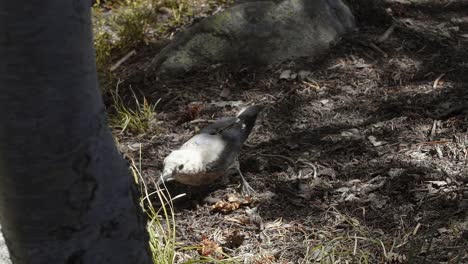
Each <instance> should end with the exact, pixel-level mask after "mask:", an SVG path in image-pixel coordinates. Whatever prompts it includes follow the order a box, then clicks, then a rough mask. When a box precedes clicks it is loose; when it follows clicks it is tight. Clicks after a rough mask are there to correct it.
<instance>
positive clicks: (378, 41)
mask: <svg viewBox="0 0 468 264" xmlns="http://www.w3.org/2000/svg"><path fill="white" fill-rule="evenodd" d="M395 28H396V24H395V23H393V24H392V25H391V26H390V27H389V28H388V29H387V30H385V32H384V33H383V34H382V35H381V36H380V37H379V38H378V39H377V43H382V42H384V41H385V40H387V39H388V37H390V35H391V34H392V33H393V31H394V30H395Z"/></svg>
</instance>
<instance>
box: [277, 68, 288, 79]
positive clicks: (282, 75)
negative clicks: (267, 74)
mask: <svg viewBox="0 0 468 264" xmlns="http://www.w3.org/2000/svg"><path fill="white" fill-rule="evenodd" d="M279 78H280V79H281V80H289V79H291V70H285V71H282V72H281V74H280V77H279Z"/></svg>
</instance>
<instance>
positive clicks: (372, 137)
mask: <svg viewBox="0 0 468 264" xmlns="http://www.w3.org/2000/svg"><path fill="white" fill-rule="evenodd" d="M367 139H369V142H370V143H371V144H372V145H373V146H374V147H378V146H382V145H383V144H385V142H384V141H377V138H376V137H374V136H368V137H367Z"/></svg>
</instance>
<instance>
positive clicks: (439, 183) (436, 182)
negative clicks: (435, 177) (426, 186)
mask: <svg viewBox="0 0 468 264" xmlns="http://www.w3.org/2000/svg"><path fill="white" fill-rule="evenodd" d="M427 182H428V183H430V184H432V185H434V186H437V187H442V186H445V185H447V182H446V181H427Z"/></svg>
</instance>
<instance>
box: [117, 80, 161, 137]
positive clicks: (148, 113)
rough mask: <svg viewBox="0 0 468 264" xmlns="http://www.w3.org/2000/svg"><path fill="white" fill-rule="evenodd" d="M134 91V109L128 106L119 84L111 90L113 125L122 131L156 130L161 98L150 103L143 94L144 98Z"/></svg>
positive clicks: (140, 131) (141, 131)
mask: <svg viewBox="0 0 468 264" xmlns="http://www.w3.org/2000/svg"><path fill="white" fill-rule="evenodd" d="M131 91H132V94H133V99H134V105H135V106H134V109H132V108H130V107H128V106H127V104H126V103H125V102H124V101H123V99H122V97H121V96H120V94H119V89H118V84H117V88H116V89H115V90H113V91H110V94H111V98H112V108H113V110H114V111H113V112H112V113H111V115H110V118H109V122H110V125H111V127H113V128H117V129H119V130H120V133H124V132H125V131H127V130H128V131H130V132H133V133H145V132H148V131H150V130H154V129H155V128H156V127H155V125H156V123H157V122H156V121H157V119H156V110H155V108H156V106H157V105H158V103H159V100H158V101H157V102H156V103H154V104H150V103H149V102H148V100H147V99H146V98H145V97H144V96H143V99H138V96H137V95H136V93H135V92H134V91H133V90H131Z"/></svg>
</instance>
